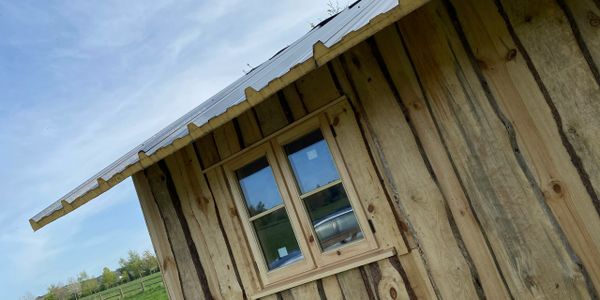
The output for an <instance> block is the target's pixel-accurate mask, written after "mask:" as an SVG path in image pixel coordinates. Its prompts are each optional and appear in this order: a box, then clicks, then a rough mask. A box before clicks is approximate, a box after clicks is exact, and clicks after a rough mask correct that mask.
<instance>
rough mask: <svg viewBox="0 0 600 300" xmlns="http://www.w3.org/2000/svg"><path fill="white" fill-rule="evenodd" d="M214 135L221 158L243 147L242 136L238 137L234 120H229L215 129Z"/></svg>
mask: <svg viewBox="0 0 600 300" xmlns="http://www.w3.org/2000/svg"><path fill="white" fill-rule="evenodd" d="M214 135H215V144H216V145H217V150H218V151H219V156H220V157H221V159H225V158H227V157H229V156H231V155H233V154H235V153H237V152H239V151H240V150H241V149H242V147H241V145H240V137H238V134H237V131H236V130H235V126H234V125H233V122H232V121H229V122H227V123H225V124H223V125H221V126H220V127H218V128H217V129H215V130H214Z"/></svg>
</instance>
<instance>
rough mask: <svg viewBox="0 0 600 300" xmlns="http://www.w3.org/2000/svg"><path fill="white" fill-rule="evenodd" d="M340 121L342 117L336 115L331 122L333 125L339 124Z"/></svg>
mask: <svg viewBox="0 0 600 300" xmlns="http://www.w3.org/2000/svg"><path fill="white" fill-rule="evenodd" d="M339 123H340V118H339V117H338V116H335V117H334V118H333V121H332V122H331V125H333V126H337V125H338V124H339Z"/></svg>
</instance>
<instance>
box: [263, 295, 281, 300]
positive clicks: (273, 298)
mask: <svg viewBox="0 0 600 300" xmlns="http://www.w3.org/2000/svg"><path fill="white" fill-rule="evenodd" d="M260 299H261V300H279V298H278V297H277V294H273V295H269V296H265V297H262V298H260Z"/></svg>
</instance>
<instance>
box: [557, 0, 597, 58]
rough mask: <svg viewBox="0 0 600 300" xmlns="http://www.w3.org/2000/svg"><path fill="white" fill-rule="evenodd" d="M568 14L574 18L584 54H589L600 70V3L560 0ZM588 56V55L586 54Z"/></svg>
mask: <svg viewBox="0 0 600 300" xmlns="http://www.w3.org/2000/svg"><path fill="white" fill-rule="evenodd" d="M558 2H559V3H560V4H561V6H563V7H564V8H565V10H566V14H567V15H568V16H570V17H571V18H572V21H574V22H575V24H572V25H571V26H572V27H575V26H576V28H574V30H573V31H574V32H575V33H577V34H578V35H579V36H578V38H579V39H580V41H579V44H580V48H583V49H582V52H588V53H589V56H590V57H589V59H590V60H591V61H593V62H594V65H595V67H596V69H599V68H600V38H598V37H599V36H600V3H599V2H598V1H595V3H594V0H559V1H558ZM574 25H575V26H574ZM585 55H588V54H585Z"/></svg>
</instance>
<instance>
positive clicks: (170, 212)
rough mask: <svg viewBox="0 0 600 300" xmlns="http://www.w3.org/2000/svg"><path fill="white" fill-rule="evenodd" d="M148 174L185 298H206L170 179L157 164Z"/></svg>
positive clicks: (148, 170) (147, 171) (149, 169)
mask: <svg viewBox="0 0 600 300" xmlns="http://www.w3.org/2000/svg"><path fill="white" fill-rule="evenodd" d="M146 176H147V177H148V182H149V183H150V188H151V190H152V194H153V195H154V199H155V200H156V204H157V206H158V209H159V210H160V213H161V216H162V219H163V222H164V224H165V228H166V231H167V236H168V238H169V242H170V244H171V248H172V250H173V256H174V257H175V262H176V263H177V269H178V270H179V276H180V279H181V286H182V290H183V295H184V298H185V299H205V292H204V290H203V288H202V283H201V281H200V278H199V275H198V272H197V269H196V265H195V262H194V260H193V258H192V255H195V254H196V253H191V251H190V247H189V246H188V240H187V238H186V236H185V233H184V230H183V225H182V224H181V220H180V219H179V217H178V216H177V212H176V209H175V206H174V204H173V199H172V197H171V194H170V192H169V188H168V186H167V180H170V179H167V176H166V175H165V173H164V172H163V171H162V170H161V168H160V166H159V165H157V164H156V165H153V166H152V167H150V168H148V169H147V170H146Z"/></svg>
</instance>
